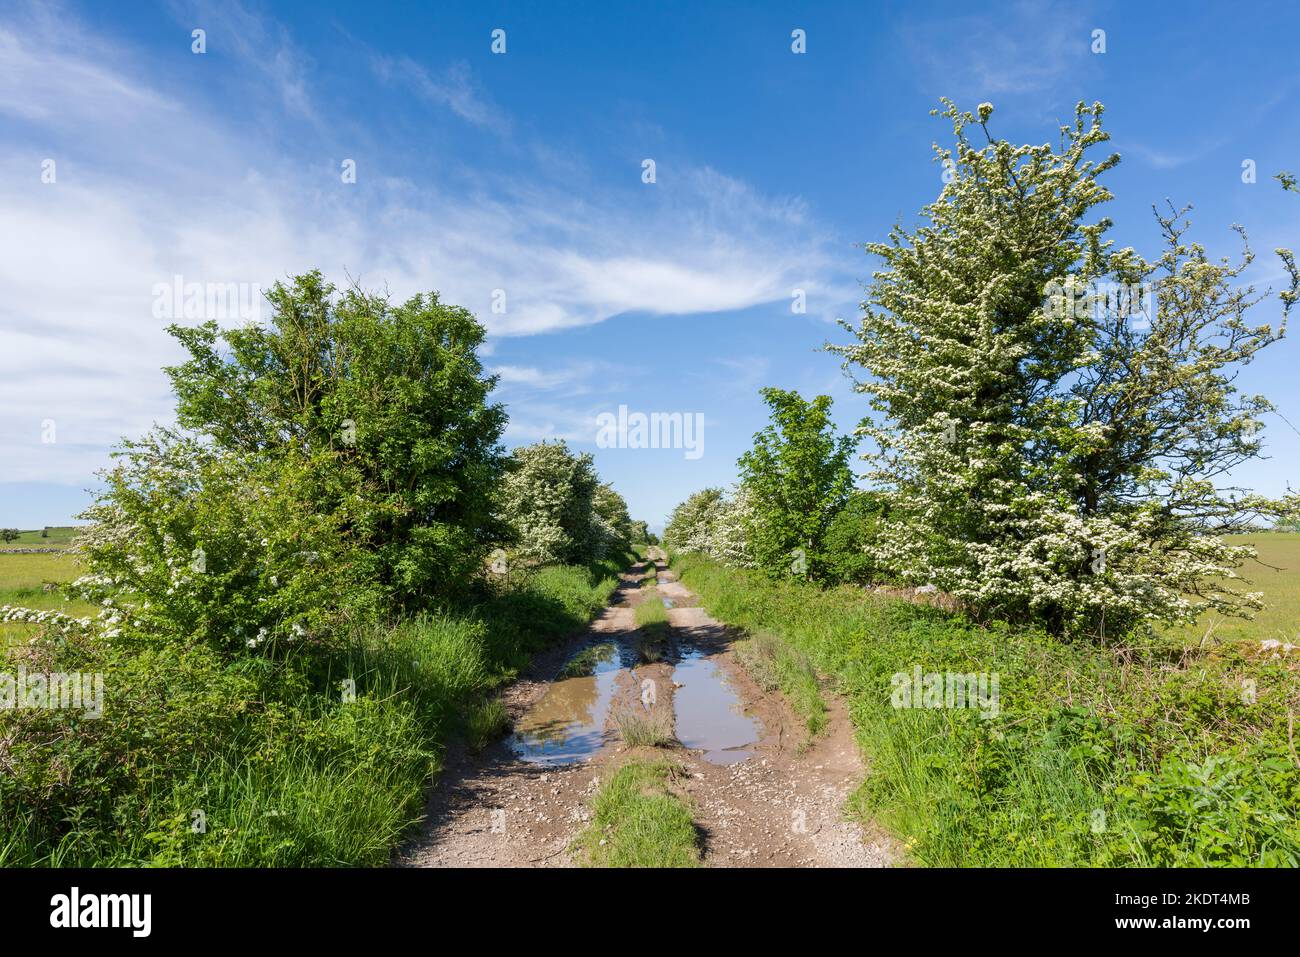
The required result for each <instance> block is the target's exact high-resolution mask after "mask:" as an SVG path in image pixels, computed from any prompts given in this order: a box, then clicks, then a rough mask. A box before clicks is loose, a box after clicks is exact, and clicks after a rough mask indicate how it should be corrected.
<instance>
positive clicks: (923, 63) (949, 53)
mask: <svg viewBox="0 0 1300 957" xmlns="http://www.w3.org/2000/svg"><path fill="white" fill-rule="evenodd" d="M901 32H902V38H903V41H904V42H905V43H906V44H907V48H908V50H909V52H910V54H911V56H912V59H913V61H914V62H916V63H917V64H918V65H919V66H920V67H921V68H922V77H921V79H922V82H924V83H925V84H926V86H927V87H929V88H931V89H932V90H933V92H935V93H936V94H942V95H947V96H951V97H954V98H958V97H967V96H996V95H998V94H1006V95H1016V94H1037V93H1043V92H1046V91H1049V90H1052V89H1053V88H1054V87H1055V86H1057V84H1059V83H1060V82H1061V81H1062V80H1063V79H1065V78H1066V77H1067V76H1068V75H1069V74H1070V72H1071V71H1072V70H1074V69H1076V68H1077V67H1078V66H1079V65H1080V63H1081V62H1083V61H1085V60H1086V58H1087V57H1088V56H1090V55H1091V54H1090V46H1089V45H1090V42H1091V37H1090V33H1091V25H1090V23H1089V21H1088V20H1087V19H1086V17H1085V11H1084V9H1082V8H1081V7H1078V6H1070V7H1066V6H1063V5H1061V4H1056V3H1048V2H1042V0H1022V2H1019V3H1016V4H1013V5H1011V6H1009V7H1007V8H1005V9H1000V10H998V11H996V12H994V11H981V12H979V13H972V14H970V15H969V16H963V17H952V16H944V17H942V18H939V17H934V18H925V17H920V18H917V19H909V20H907V21H906V22H905V23H904V25H903V26H902V28H901ZM954 37H960V38H961V43H960V45H959V47H957V49H958V50H959V51H960V52H959V53H954V47H953V43H952V40H953V38H954Z"/></svg>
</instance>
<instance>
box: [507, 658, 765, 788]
mask: <svg viewBox="0 0 1300 957" xmlns="http://www.w3.org/2000/svg"><path fill="white" fill-rule="evenodd" d="M635 663H636V658H635V652H634V651H633V650H632V649H631V648H630V647H625V646H624V645H623V644H621V643H619V644H615V643H612V642H609V643H605V644H599V645H593V646H590V647H588V648H585V649H583V651H581V652H579V654H578V655H576V656H575V657H574V658H573V659H572V660H571V661H570V662H569V663H568V665H566V666H565V669H564V671H562V672H561V674H560V677H559V678H557V679H556V680H555V681H554V682H552V684H551V686H550V687H549V688H547V690H546V693H545V694H544V695H543V696H542V699H541V700H540V701H539V702H538V703H537V704H536V705H535V706H534V707H533V708H532V710H530V711H529V712H528V713H527V714H525V715H524V716H523V718H521V719H520V721H519V722H518V724H517V725H516V728H515V733H514V734H513V735H511V737H510V747H511V748H512V750H513V751H514V752H515V754H516V755H517V756H518V757H519V758H521V759H522V760H524V761H528V762H530V763H533V764H548V765H561V764H576V763H577V762H579V761H584V760H586V759H588V758H590V757H592V756H593V755H595V754H596V753H597V752H598V751H600V749H601V748H603V747H604V746H605V745H606V744H607V743H608V742H609V741H610V740H612V739H613V738H614V737H616V736H617V732H616V731H611V730H608V728H607V725H608V723H609V722H608V718H609V713H610V708H611V707H612V706H613V704H614V701H615V698H616V697H617V695H618V690H619V686H620V684H621V683H622V684H624V685H626V686H628V687H637V686H639V685H640V682H639V681H637V680H636V677H635V671H634V668H633V666H634V665H635ZM669 664H670V665H671V666H672V668H673V672H672V675H671V680H672V682H673V686H674V689H675V690H674V691H673V711H674V727H675V730H676V737H677V740H678V741H680V742H681V743H682V745H683V746H684V747H686V748H689V749H691V750H693V751H703V752H704V754H703V757H704V759H705V760H706V761H708V762H710V763H711V764H737V763H739V762H741V761H744V760H747V759H748V758H751V757H753V756H754V747H753V746H754V745H755V744H756V743H757V742H758V741H759V739H760V738H761V737H762V735H763V728H762V724H761V723H760V722H759V721H758V719H756V718H752V717H750V716H749V715H747V714H745V712H744V710H743V708H742V707H741V704H740V699H739V697H738V696H737V694H736V692H735V690H734V689H733V688H732V687H731V684H730V682H729V681H728V680H727V676H726V672H724V671H723V670H722V668H721V667H720V666H719V665H718V663H717V662H716V661H715V660H714V659H712V658H710V657H708V656H707V655H706V653H705V652H704V651H702V650H700V649H698V648H694V647H690V646H685V647H682V648H681V649H680V657H678V658H677V659H676V660H675V661H672V660H670V662H669Z"/></svg>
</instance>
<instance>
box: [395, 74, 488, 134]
mask: <svg viewBox="0 0 1300 957" xmlns="http://www.w3.org/2000/svg"><path fill="white" fill-rule="evenodd" d="M371 65H372V67H373V68H374V71H375V74H376V75H377V76H378V77H379V78H380V79H381V80H383V81H384V82H386V83H395V84H401V85H404V86H406V87H407V88H409V89H411V90H412V91H413V92H414V93H415V94H416V95H417V96H419V97H420V98H421V99H422V100H425V101H426V102H428V103H433V104H435V105H438V106H444V107H446V108H448V109H450V110H451V111H452V112H453V113H455V114H456V115H457V116H459V117H460V118H461V119H463V120H466V121H468V122H470V123H473V124H474V125H475V126H481V127H484V128H486V129H490V130H492V131H493V132H496V133H499V134H502V135H504V134H506V133H508V132H509V131H510V125H511V123H510V117H509V115H508V114H507V113H506V112H505V110H503V109H502V108H501V107H499V106H497V105H496V104H494V103H492V102H491V101H490V99H489V98H488V97H487V95H486V94H485V93H483V91H482V90H480V89H479V88H478V87H477V85H476V84H475V83H474V76H473V71H471V70H470V68H469V64H467V63H465V62H463V61H457V62H455V63H452V64H451V65H450V66H448V67H446V68H445V69H444V70H443V71H442V73H441V74H440V75H439V76H437V77H436V78H435V77H434V76H432V75H430V73H429V71H428V70H427V69H425V68H424V67H423V66H421V65H420V64H418V63H416V62H415V61H414V60H412V59H410V58H409V57H385V56H376V57H375V58H374V59H373V60H372V63H371Z"/></svg>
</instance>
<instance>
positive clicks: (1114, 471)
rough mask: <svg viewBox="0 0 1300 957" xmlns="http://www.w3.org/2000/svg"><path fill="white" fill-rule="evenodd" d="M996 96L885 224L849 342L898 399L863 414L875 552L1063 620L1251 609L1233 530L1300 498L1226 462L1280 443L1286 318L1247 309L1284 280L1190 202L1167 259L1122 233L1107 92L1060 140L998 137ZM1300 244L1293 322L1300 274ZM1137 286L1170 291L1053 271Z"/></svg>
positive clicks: (1173, 219) (1004, 606) (1170, 617)
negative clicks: (1275, 383) (1067, 305)
mask: <svg viewBox="0 0 1300 957" xmlns="http://www.w3.org/2000/svg"><path fill="white" fill-rule="evenodd" d="M992 112H993V108H992V106H991V105H990V104H987V103H986V104H981V105H980V108H979V111H978V117H977V116H975V115H973V114H971V113H966V112H961V111H959V110H957V108H956V107H955V106H953V105H952V104H948V107H947V109H946V110H945V112H944V116H945V117H947V118H948V119H949V120H950V121H951V122H952V124H953V129H954V132H955V136H956V147H955V149H954V150H948V149H944V148H939V147H936V150H937V153H938V157H939V159H940V160H942V161H944V162H945V164H946V166H947V168H948V169H949V170H950V171H951V173H952V175H951V176H950V177H946V179H947V180H948V181H947V183H946V185H945V187H944V189H943V191H942V193H941V194H940V196H939V198H938V199H937V200H936V201H935V202H934V203H931V204H930V205H929V206H927V207H926V208H925V210H924V212H923V217H924V222H923V223H922V225H921V226H919V227H918V228H917V229H915V230H908V229H906V228H904V227H902V226H899V227H896V228H895V230H894V231H893V233H892V234H891V236H890V237H889V240H888V241H887V242H879V243H872V244H869V245H868V247H867V248H868V250H869V251H870V252H871V253H872V254H874V255H876V256H878V257H879V258H880V259H881V260H882V262H883V267H882V268H881V269H880V270H879V271H877V272H876V273H875V282H874V284H873V285H872V287H871V292H870V296H869V299H868V301H867V303H866V304H865V307H864V308H865V311H864V315H863V317H862V320H861V322H860V323H859V324H858V325H857V326H856V327H851V326H850V327H848V328H850V329H851V331H853V332H854V334H855V335H856V338H857V341H856V342H853V343H851V344H849V345H845V346H836V347H833V349H834V351H837V352H839V353H840V354H841V355H843V356H844V357H845V359H846V364H847V365H848V366H849V367H850V368H853V367H860V368H861V370H863V372H864V373H865V375H863V376H861V377H860V378H861V381H860V382H859V383H858V390H859V391H861V392H864V393H866V394H867V395H868V396H869V397H870V400H871V407H872V409H873V411H874V413H876V415H875V416H874V417H872V418H870V419H868V420H866V421H865V422H864V423H863V427H862V429H861V430H860V431H861V433H862V434H863V435H864V436H865V437H866V438H868V439H870V440H871V441H872V443H873V444H874V450H873V451H872V453H871V454H870V455H869V456H868V460H869V461H870V462H871V465H872V470H871V471H870V472H869V473H868V474H869V477H870V478H871V479H872V481H873V482H874V483H875V484H876V485H877V486H878V487H879V488H880V490H881V494H882V496H883V499H884V504H885V506H886V508H885V510H884V512H883V515H882V520H881V522H880V523H879V527H878V534H876V535H875V537H874V538H873V539H871V540H870V541H869V542H868V545H867V547H868V550H869V552H870V555H871V558H872V560H873V562H874V563H875V564H876V565H878V566H879V567H881V568H883V569H885V570H887V571H888V572H889V573H890V574H891V575H892V576H894V577H895V578H898V579H901V580H902V581H903V582H904V583H906V584H912V585H929V586H935V587H937V588H940V589H943V590H944V591H946V592H948V593H950V594H952V595H954V596H955V597H957V598H958V599H960V600H961V601H963V602H964V603H965V604H967V605H968V606H969V607H972V608H974V609H976V610H977V611H979V612H980V613H983V614H985V615H993V616H999V617H1005V618H1009V619H1016V620H1032V621H1037V622H1041V623H1043V624H1045V625H1046V626H1047V627H1048V628H1049V629H1050V630H1052V631H1053V632H1055V633H1062V632H1086V633H1090V634H1094V635H1096V634H1100V633H1104V632H1106V631H1109V632H1111V633H1117V632H1122V631H1125V630H1127V629H1128V628H1130V627H1132V626H1134V625H1136V624H1143V623H1148V622H1151V621H1155V620H1166V621H1177V620H1187V619H1189V618H1191V617H1194V615H1195V614H1196V613H1197V612H1198V611H1199V610H1202V609H1204V608H1207V607H1212V608H1214V609H1216V610H1218V611H1221V612H1225V613H1248V612H1249V611H1250V609H1251V608H1252V607H1253V606H1254V604H1255V598H1254V597H1253V596H1252V595H1251V593H1249V592H1248V591H1246V590H1244V589H1242V588H1240V587H1238V583H1237V582H1236V581H1234V575H1233V569H1234V568H1235V567H1236V566H1237V565H1238V564H1239V563H1240V562H1241V560H1242V559H1243V558H1244V557H1245V556H1247V555H1248V554H1249V550H1248V549H1245V548H1242V547H1237V546H1232V545H1228V544H1226V543H1224V542H1223V540H1222V539H1221V538H1219V537H1218V536H1221V535H1222V534H1223V533H1227V532H1234V531H1243V530H1246V529H1248V528H1249V527H1251V525H1252V523H1254V522H1256V521H1257V520H1259V519H1261V518H1270V517H1278V516H1284V515H1285V514H1287V513H1288V512H1289V511H1291V510H1292V509H1293V506H1294V501H1283V502H1274V501H1269V500H1267V499H1265V498H1264V497H1262V496H1257V495H1233V494H1231V493H1230V492H1228V491H1227V490H1225V489H1222V488H1220V487H1218V486H1217V485H1216V480H1219V479H1220V478H1221V477H1222V476H1224V475H1225V474H1228V473H1230V472H1231V471H1232V470H1233V469H1234V468H1236V467H1237V466H1238V465H1240V464H1241V463H1243V462H1245V461H1248V460H1249V459H1251V458H1253V457H1255V456H1257V455H1258V454H1259V452H1260V449H1261V442H1260V440H1261V436H1260V434H1259V421H1258V417H1259V416H1260V415H1261V414H1262V413H1263V412H1265V411H1267V410H1269V409H1270V408H1271V406H1270V404H1269V403H1268V401H1267V400H1266V399H1264V398H1262V397H1259V396H1243V395H1240V394H1238V393H1237V390H1236V388H1235V387H1234V385H1233V380H1234V379H1235V378H1236V376H1237V373H1238V371H1239V369H1240V367H1241V366H1243V365H1245V364H1246V363H1249V362H1250V361H1251V360H1252V359H1253V357H1254V356H1255V354H1256V353H1258V352H1259V350H1261V349H1263V348H1265V347H1267V346H1268V345H1269V344H1270V343H1272V342H1274V341H1276V340H1277V339H1278V338H1279V337H1280V336H1281V334H1282V329H1281V328H1278V329H1274V328H1273V327H1271V326H1269V325H1253V324H1251V323H1250V322H1249V321H1247V320H1248V313H1249V312H1250V310H1251V309H1252V308H1253V307H1254V306H1255V305H1257V304H1258V303H1260V302H1261V301H1262V300H1263V298H1264V297H1263V296H1260V295H1256V294H1255V292H1254V290H1253V289H1252V288H1251V287H1249V286H1245V287H1241V286H1238V285H1237V282H1238V279H1239V277H1240V276H1241V275H1242V273H1243V271H1244V270H1245V269H1246V268H1247V267H1248V266H1249V264H1250V262H1251V258H1252V256H1251V253H1250V250H1249V247H1247V248H1246V250H1245V256H1244V258H1243V259H1242V261H1241V262H1238V263H1230V262H1228V261H1226V260H1223V261H1216V260H1212V259H1210V258H1209V257H1208V256H1207V255H1206V253H1205V250H1204V249H1203V248H1202V247H1201V246H1199V245H1197V244H1195V243H1190V242H1188V241H1187V240H1186V239H1185V233H1186V229H1187V226H1186V221H1185V219H1184V218H1183V216H1182V213H1181V212H1180V211H1177V210H1173V211H1171V212H1170V213H1169V214H1168V215H1163V214H1159V213H1157V224H1158V226H1159V228H1160V230H1161V232H1162V234H1163V237H1164V250H1163V252H1162V254H1161V255H1160V256H1159V257H1158V258H1157V259H1155V260H1154V261H1147V260H1145V259H1143V258H1142V257H1141V256H1139V255H1138V254H1137V253H1136V252H1135V251H1134V250H1132V249H1114V248H1112V245H1111V243H1110V242H1108V241H1106V240H1105V239H1104V235H1105V232H1106V230H1107V229H1108V228H1109V225H1110V222H1109V220H1107V219H1105V218H1102V219H1099V220H1097V221H1095V222H1088V221H1086V220H1087V217H1088V216H1089V215H1090V214H1091V213H1092V212H1093V210H1094V209H1095V208H1096V207H1097V206H1098V205H1099V204H1101V203H1104V202H1105V201H1107V200H1109V199H1110V198H1111V194H1110V192H1109V190H1107V189H1106V188H1105V187H1104V186H1103V185H1102V183H1101V181H1100V177H1101V176H1102V175H1103V174H1105V173H1106V172H1107V171H1108V170H1110V169H1111V168H1112V167H1114V166H1115V164H1116V163H1118V162H1119V157H1118V155H1110V156H1108V157H1105V158H1101V159H1093V158H1092V151H1093V150H1094V149H1095V148H1096V147H1099V146H1101V145H1102V144H1104V143H1105V142H1106V140H1107V139H1108V138H1109V135H1108V134H1107V133H1105V132H1104V131H1103V130H1102V125H1101V119H1102V113H1103V108H1102V106H1101V104H1094V105H1092V106H1090V107H1089V106H1085V105H1084V104H1082V103H1081V104H1079V106H1078V108H1077V110H1076V116H1075V121H1074V123H1073V124H1072V125H1069V126H1063V127H1062V128H1061V146H1060V148H1059V149H1053V148H1052V147H1049V146H1037V145H1024V146H1016V145H1014V144H1011V143H1008V142H1006V141H1005V140H994V139H993V138H992V136H991V134H990V133H989V130H988V121H989V118H990V116H991V115H992ZM971 128H978V129H979V130H980V135H981V139H986V140H987V142H986V143H984V145H979V146H977V145H976V144H973V143H972V142H971V141H970V139H968V137H967V131H968V130H969V129H971ZM1280 252H1281V255H1282V262H1283V266H1284V268H1285V269H1286V271H1287V272H1288V273H1289V289H1287V290H1285V291H1284V292H1283V293H1282V294H1281V297H1280V298H1281V305H1282V307H1283V308H1282V310H1281V312H1282V319H1283V327H1284V326H1285V318H1286V313H1287V311H1289V309H1290V306H1291V304H1292V303H1293V302H1294V301H1295V298H1296V293H1297V288H1298V287H1300V275H1297V272H1296V268H1295V264H1294V261H1293V259H1292V257H1291V256H1290V254H1289V253H1287V252H1286V251H1285V250H1282V251H1280ZM1134 286H1137V287H1139V288H1147V287H1150V288H1151V289H1152V290H1153V292H1154V296H1153V297H1151V298H1152V299H1153V300H1154V304H1155V308H1153V309H1151V310H1150V314H1144V315H1135V314H1134V313H1133V312H1132V311H1131V308H1130V307H1131V306H1132V302H1133V300H1132V298H1125V297H1123V296H1119V295H1111V294H1110V293H1109V292H1104V291H1103V292H1098V293H1097V294H1096V295H1088V296H1084V297H1083V298H1082V299H1080V300H1079V301H1078V302H1077V303H1076V306H1082V308H1071V309H1061V308H1060V304H1059V303H1058V302H1056V301H1054V298H1053V295H1052V294H1051V290H1061V289H1099V290H1106V289H1108V288H1110V287H1121V288H1128V289H1131V288H1133V287H1134ZM1207 581H1219V582H1223V584H1221V585H1216V586H1214V587H1213V588H1212V589H1209V588H1208V586H1207V585H1206V584H1205V583H1206V582H1207ZM1188 595H1193V596H1196V599H1195V600H1188V598H1187V596H1188Z"/></svg>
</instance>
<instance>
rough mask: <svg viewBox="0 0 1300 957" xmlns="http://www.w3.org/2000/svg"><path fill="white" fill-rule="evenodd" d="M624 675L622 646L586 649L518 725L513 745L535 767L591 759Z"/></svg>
mask: <svg viewBox="0 0 1300 957" xmlns="http://www.w3.org/2000/svg"><path fill="white" fill-rule="evenodd" d="M625 671H626V668H625V667H624V665H623V656H622V655H621V654H620V651H619V648H618V646H617V645H615V644H613V643H605V644H600V645H592V646H591V647H588V648H584V649H583V650H582V651H581V652H579V653H578V655H576V656H575V657H574V658H573V659H572V660H570V661H569V663H568V664H566V665H565V666H564V669H563V670H562V671H561V672H560V675H559V677H557V678H556V679H555V681H553V682H552V683H551V686H550V687H549V688H547V689H546V694H545V695H543V696H542V700H541V701H539V702H538V703H537V704H536V705H535V706H534V707H533V708H532V710H530V711H529V712H528V713H527V714H525V715H524V716H523V718H521V719H520V720H519V722H518V723H517V724H516V725H515V732H514V734H512V735H511V736H510V747H511V748H512V749H513V750H514V752H515V754H517V755H518V756H519V757H520V758H522V759H523V760H525V761H529V762H532V763H534V764H574V763H576V762H578V761H582V760H585V759H586V758H589V757H591V756H592V755H593V754H595V753H596V752H597V751H599V750H600V749H601V748H602V747H603V746H604V744H605V742H606V740H607V732H606V730H605V718H606V716H607V715H608V714H609V706H610V704H611V702H613V700H614V695H615V692H616V691H617V689H618V680H619V675H620V674H622V673H623V672H625Z"/></svg>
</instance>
